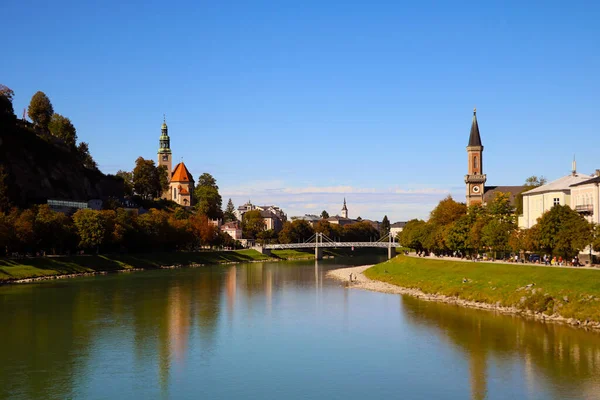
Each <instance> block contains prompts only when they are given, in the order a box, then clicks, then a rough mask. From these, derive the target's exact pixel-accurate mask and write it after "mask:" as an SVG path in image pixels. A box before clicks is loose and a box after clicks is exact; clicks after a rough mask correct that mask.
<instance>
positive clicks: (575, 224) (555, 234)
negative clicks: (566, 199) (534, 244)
mask: <svg viewBox="0 0 600 400" xmlns="http://www.w3.org/2000/svg"><path fill="white" fill-rule="evenodd" d="M536 226H537V227H538V231H537V235H538V237H537V240H538V242H539V246H540V248H542V249H544V250H546V251H547V252H548V253H550V254H553V255H557V256H562V257H564V258H565V259H569V258H571V257H572V256H575V255H577V254H578V253H579V251H581V250H582V249H584V248H585V247H586V246H587V245H589V244H590V243H591V241H592V225H591V224H590V223H589V222H587V221H586V220H585V218H583V217H582V216H581V215H579V213H578V212H577V211H574V210H572V209H571V208H570V207H569V206H567V205H564V206H561V205H556V206H554V207H552V208H551V209H550V210H549V211H547V212H545V213H544V215H542V216H541V217H540V218H538V222H537V225H536Z"/></svg>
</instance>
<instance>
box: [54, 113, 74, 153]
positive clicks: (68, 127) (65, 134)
mask: <svg viewBox="0 0 600 400" xmlns="http://www.w3.org/2000/svg"><path fill="white" fill-rule="evenodd" d="M48 129H49V130H50V133H51V134H52V136H56V137H57V138H59V139H62V140H64V141H65V143H66V144H67V145H69V146H75V143H77V130H76V129H75V127H74V126H73V124H72V123H71V120H70V119H69V118H67V117H63V116H62V115H60V114H56V113H54V114H52V118H51V119H50V123H49V124H48Z"/></svg>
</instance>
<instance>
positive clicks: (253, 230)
mask: <svg viewBox="0 0 600 400" xmlns="http://www.w3.org/2000/svg"><path fill="white" fill-rule="evenodd" d="M264 230H265V221H264V219H263V217H262V215H261V214H260V210H252V211H248V212H246V213H244V216H243V217H242V236H243V237H244V238H246V239H256V237H257V236H258V234H259V233H260V232H262V231H264Z"/></svg>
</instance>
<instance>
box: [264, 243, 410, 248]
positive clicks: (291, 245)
mask: <svg viewBox="0 0 600 400" xmlns="http://www.w3.org/2000/svg"><path fill="white" fill-rule="evenodd" d="M318 246H319V247H329V248H331V247H378V248H382V249H387V248H388V247H390V243H389V242H324V243H319V244H318ZM391 246H392V247H400V244H398V243H391ZM315 247H317V243H289V244H267V245H265V246H264V247H263V248H264V249H267V250H284V249H314V248H315Z"/></svg>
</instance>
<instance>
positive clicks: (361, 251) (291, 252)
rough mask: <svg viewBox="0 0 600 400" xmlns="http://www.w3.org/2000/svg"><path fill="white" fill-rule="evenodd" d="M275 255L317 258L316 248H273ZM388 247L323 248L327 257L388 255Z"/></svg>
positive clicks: (292, 257) (300, 258) (294, 257)
mask: <svg viewBox="0 0 600 400" xmlns="http://www.w3.org/2000/svg"><path fill="white" fill-rule="evenodd" d="M271 254H272V255H273V257H277V258H281V259H284V260H311V259H314V258H315V250H314V249H298V250H296V249H287V250H273V251H272V252H271ZM386 254H387V249H380V248H368V247H364V248H356V249H354V250H352V249H351V248H347V247H340V248H325V249H323V256H325V257H358V256H373V255H386Z"/></svg>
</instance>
